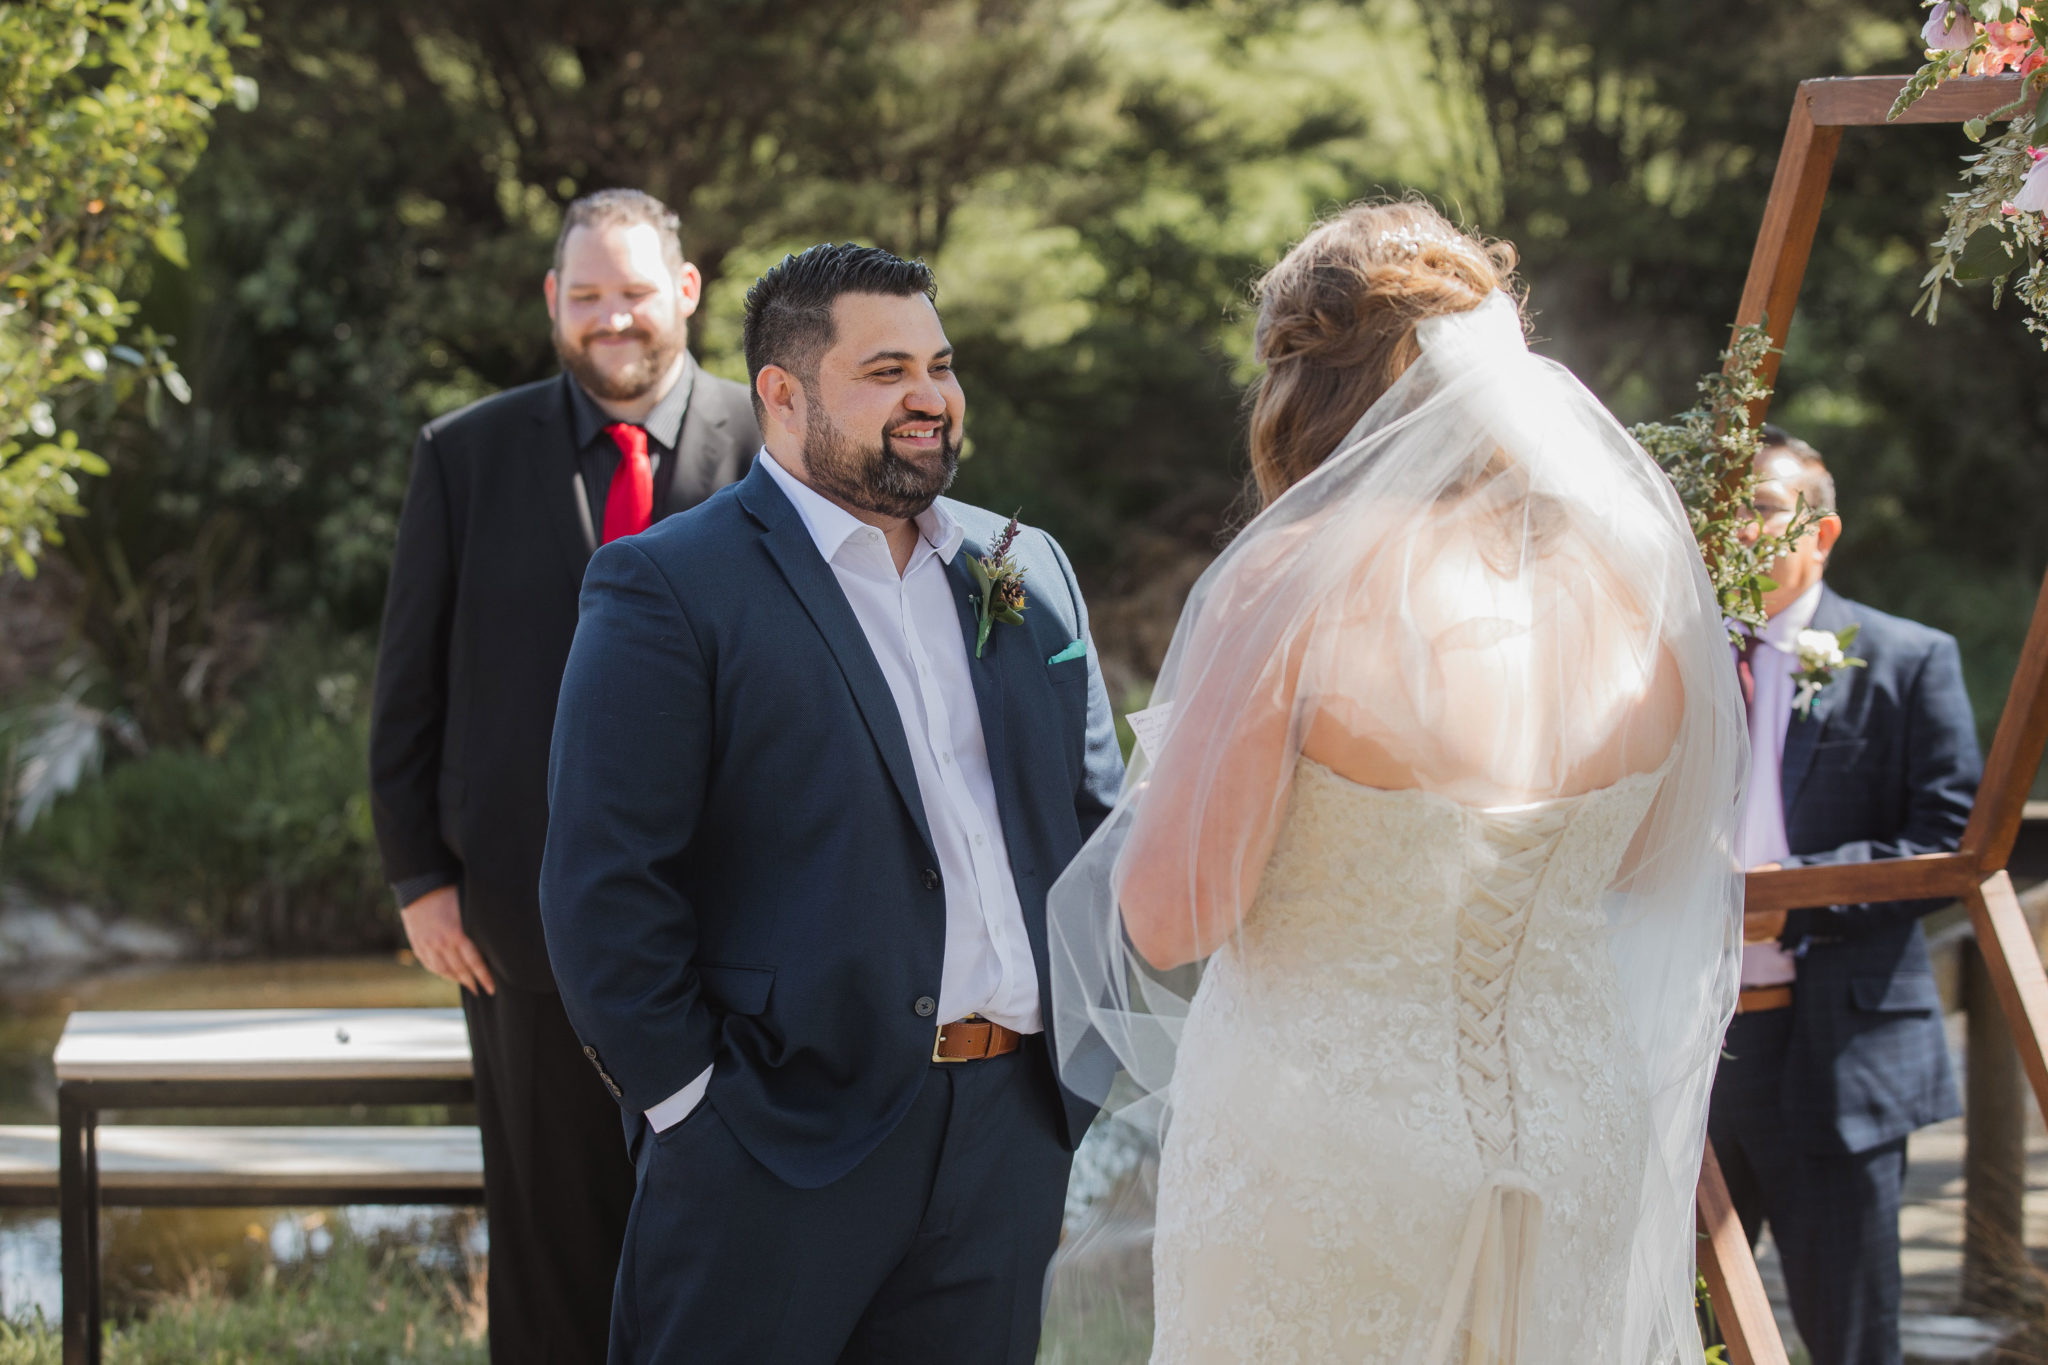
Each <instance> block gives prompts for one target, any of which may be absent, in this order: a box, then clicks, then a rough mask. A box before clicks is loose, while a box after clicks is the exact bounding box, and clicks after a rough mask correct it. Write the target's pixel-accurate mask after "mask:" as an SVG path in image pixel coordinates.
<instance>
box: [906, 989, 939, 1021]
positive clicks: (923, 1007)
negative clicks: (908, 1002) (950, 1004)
mask: <svg viewBox="0 0 2048 1365" xmlns="http://www.w3.org/2000/svg"><path fill="white" fill-rule="evenodd" d="M911 1008H912V1009H914V1010H916V1011H917V1017H918V1018H920V1019H929V1018H931V1017H932V1015H934V1014H936V1013H938V1009H939V1002H938V1001H936V1000H934V999H932V998H931V997H930V996H929V995H920V996H919V997H917V1003H916V1004H915V1005H912V1006H911Z"/></svg>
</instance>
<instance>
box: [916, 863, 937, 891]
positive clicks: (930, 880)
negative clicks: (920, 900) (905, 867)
mask: <svg viewBox="0 0 2048 1365" xmlns="http://www.w3.org/2000/svg"><path fill="white" fill-rule="evenodd" d="M918 880H920V881H922V882H923V883H924V889H925V890H927V891H936V890H938V889H939V874H938V873H936V872H934V871H933V870H932V869H931V868H926V869H925V870H924V876H922V877H920V878H919V879H918Z"/></svg>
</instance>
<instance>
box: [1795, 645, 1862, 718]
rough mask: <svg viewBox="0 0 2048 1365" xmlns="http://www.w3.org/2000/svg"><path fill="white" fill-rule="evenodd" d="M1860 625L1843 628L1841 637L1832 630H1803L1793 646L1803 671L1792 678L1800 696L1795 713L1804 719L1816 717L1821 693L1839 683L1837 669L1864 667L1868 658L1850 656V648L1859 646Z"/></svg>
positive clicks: (1797, 698)
mask: <svg viewBox="0 0 2048 1365" xmlns="http://www.w3.org/2000/svg"><path fill="white" fill-rule="evenodd" d="M1861 629H1863V627H1861V626H1860V625H1848V626H1844V627H1842V631H1841V633H1840V634H1839V635H1838V634H1836V633H1835V632H1834V631H1832V630H1802V631H1800V632H1799V638H1798V640H1796V641H1795V642H1794V644H1793V651H1794V653H1795V654H1796V655H1797V657H1798V659H1799V671H1798V672H1797V673H1794V674H1793V675H1792V681H1793V682H1794V683H1796V684H1798V686H1799V693H1798V695H1797V696H1795V697H1793V698H1792V710H1793V713H1794V714H1795V715H1797V716H1798V717H1799V719H1801V720H1805V719H1807V718H1808V717H1810V716H1811V715H1812V714H1813V699H1814V698H1815V697H1817V696H1819V695H1820V690H1821V689H1822V688H1823V687H1826V686H1827V685H1828V684H1829V683H1831V682H1833V681H1834V680H1835V672H1836V670H1837V669H1843V668H1861V667H1863V665H1864V664H1865V663H1867V662H1869V661H1868V660H1866V659H1858V658H1856V657H1855V656H1854V655H1852V654H1850V653H1849V646H1851V645H1853V644H1855V643H1856V632H1857V631H1859V630H1861Z"/></svg>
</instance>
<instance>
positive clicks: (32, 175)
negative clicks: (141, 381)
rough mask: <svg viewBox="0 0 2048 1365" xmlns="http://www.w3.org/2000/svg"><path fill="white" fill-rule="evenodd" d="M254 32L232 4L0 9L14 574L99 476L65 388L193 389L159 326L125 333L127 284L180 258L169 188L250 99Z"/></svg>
mask: <svg viewBox="0 0 2048 1365" xmlns="http://www.w3.org/2000/svg"><path fill="white" fill-rule="evenodd" d="M246 41H247V39H246V37H245V35H244V33H243V30H242V15H241V11H240V10H238V9H237V8H235V7H234V6H233V5H232V4H226V3H216V4H212V5H196V4H190V3H187V0H125V2H124V3H111V4H110V3H105V0H37V3H34V4H27V5H7V6H0V556H4V557H5V559H6V561H8V562H11V563H12V564H13V565H14V567H16V568H17V569H19V570H20V571H21V572H22V573H24V574H30V573H33V572H34V571H35V559H36V556H37V554H38V553H39V551H40V549H41V547H42V545H43V543H44V542H46V541H56V540H58V539H59V535H58V532H57V519H58V518H59V517H60V516H63V515H67V514H71V513H75V512H77V511H78V510H79V505H78V478H77V476H78V475H80V474H99V473H103V472H105V466H104V464H103V463H102V462H101V461H100V460H99V459H98V458H97V457H96V456H93V455H91V454H90V453H88V452H86V451H84V450H81V449H80V448H79V443H78V439H77V437H76V436H75V435H73V434H72V433H71V432H69V431H66V432H63V433H62V434H61V435H60V434H59V431H58V420H57V413H56V408H57V405H58V404H59V402H60V401H61V399H62V397H63V395H64V393H65V391H66V390H67V389H69V388H71V387H73V386H76V385H80V384H94V383H99V382H101V381H104V380H105V379H106V378H107V376H108V373H109V370H110V368H111V367H114V366H118V365H126V366H129V367H132V368H133V369H135V370H137V371H139V372H140V373H141V374H142V375H143V376H144V378H145V380H146V382H147V383H148V384H149V385H150V386H151V390H152V392H154V391H156V389H157V386H159V385H162V386H166V387H168V388H169V389H170V391H171V392H172V393H173V394H174V395H178V396H181V397H182V396H184V395H185V393H186V389H185V387H184V380H183V379H182V378H181V377H180V376H179V375H178V373H177V371H176V369H175V368H174V367H173V366H172V365H171V362H170V359H169V356H168V354H167V353H166V351H165V343H166V340H167V339H166V338H162V337H159V336H157V335H156V334H155V333H154V332H153V331H151V330H149V329H148V328H143V329H141V330H140V331H139V332H138V333H137V334H136V335H135V336H134V337H133V338H132V342H133V344H132V345H130V344H122V342H121V338H122V336H123V335H124V332H125V330H126V329H127V327H128V324H129V323H130V322H131V321H132V320H133V317H134V314H135V310H136V304H135V302H134V299H133V297H132V296H131V297H126V298H124V297H123V292H124V288H126V287H129V286H132V285H134V284H135V283H137V281H136V280H135V279H134V278H133V276H134V274H135V270H136V266H137V265H138V263H139V262H140V261H142V260H143V259H144V257H145V255H146V254H148V253H152V252H153V253H155V254H156V255H158V256H160V257H162V258H163V259H165V260H167V261H169V262H170V263H172V264H173V265H177V266H182V265H183V264H184V263H185V240H184V234H183V231H182V229H181V226H180V222H179V218H178V212H177V201H176V187H177V184H178V181H179V180H180V179H182V178H183V177H184V175H185V174H186V173H187V172H189V171H190V170H191V168H192V166H193V164H194V163H195V162H196V161H197V159H198V157H199V153H200V150H201V149H202V148H203V147H204V146H205V144H206V130H207V127H208V124H209V122H210V121H211V118H212V112H213V110H214V109H215V108H216V107H217V106H218V105H219V104H220V103H221V102H222V101H223V100H225V99H227V98H229V97H230V95H231V94H232V96H233V97H234V98H235V99H237V100H238V101H241V102H244V103H248V102H252V101H253V98H254V87H253V85H250V84H249V83H248V82H247V81H246V80H243V79H240V78H237V77H236V76H235V75H234V73H233V70H232V68H231V66H230V63H229V53H230V50H231V49H232V48H233V47H235V46H237V45H240V44H242V43H244V42H246Z"/></svg>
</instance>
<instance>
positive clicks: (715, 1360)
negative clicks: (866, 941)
mask: <svg viewBox="0 0 2048 1365" xmlns="http://www.w3.org/2000/svg"><path fill="white" fill-rule="evenodd" d="M1052 1094H1053V1092H1052V1087H1051V1076H1050V1063H1049V1061H1048V1060H1047V1057H1046V1052H1045V1047H1044V1044H1043V1041H1042V1039H1041V1038H1039V1037H1032V1038H1028V1039H1026V1040H1025V1045H1024V1047H1023V1048H1021V1049H1019V1050H1018V1051H1016V1052H1013V1053H1010V1054H1009V1055H1007V1056H1003V1057H994V1058H990V1059H988V1060H985V1061H975V1062H955V1063H935V1064H934V1065H933V1066H932V1067H931V1069H930V1070H929V1071H928V1072H927V1073H926V1075H925V1079H924V1083H923V1086H922V1088H921V1089H920V1090H919V1092H918V1096H917V1100H916V1102H915V1103H914V1104H913V1105H912V1107H911V1110H910V1112H909V1113H908V1114H907V1115H905V1116H904V1119H903V1121H902V1122H901V1123H900V1124H898V1125H897V1126H896V1130H895V1131H894V1132H892V1133H891V1134H890V1135H889V1136H888V1137H887V1138H886V1139H884V1141H883V1143H882V1145H881V1146H880V1147H878V1148H877V1149H876V1150H875V1151H874V1152H873V1153H872V1154H870V1155H869V1156H868V1158H867V1159H866V1160H865V1161H863V1162H862V1163H861V1164H860V1165H859V1166H857V1167H855V1168H854V1170H853V1171H852V1172H850V1173H849V1174H847V1175H846V1176H844V1177H842V1178H841V1179H839V1180H837V1181H835V1182H834V1183H832V1184H830V1185H827V1186H825V1187H824V1188H822V1189H816V1190H800V1189H796V1188H794V1187H792V1186H790V1185H786V1184H784V1183H783V1182H782V1181H781V1180H779V1179H778V1178H776V1177H775V1176H774V1175H773V1174H771V1173H770V1172H769V1171H768V1170H767V1168H766V1167H764V1166H762V1165H761V1164H760V1163H759V1162H757V1161H755V1160H754V1159H753V1157H751V1156H749V1155H748V1154H747V1152H746V1150H745V1149H744V1148H742V1147H741V1146H740V1145H739V1143H738V1142H737V1141H735V1140H734V1138H733V1135H732V1133H731V1131H730V1130H729V1129H728V1128H727V1127H726V1125H725V1123H724V1121H723V1120H722V1119H720V1117H719V1115H718V1110H717V1108H716V1107H715V1105H714V1104H713V1103H710V1102H707V1103H704V1104H701V1105H699V1106H698V1107H697V1109H696V1111H695V1112H693V1113H692V1114H691V1115H690V1116H689V1117H688V1118H686V1119H684V1120H683V1121H682V1122H681V1123H679V1124H677V1125H676V1126H675V1127H673V1128H671V1129H669V1130H668V1131H667V1132H665V1133H660V1134H653V1135H650V1136H649V1137H647V1138H646V1139H644V1140H643V1141H642V1142H641V1143H640V1149H639V1151H638V1153H637V1157H638V1160H637V1165H638V1169H639V1179H640V1184H639V1189H638V1191H637V1193H636V1194H635V1195H634V1199H633V1217H632V1223H631V1225H630V1226H629V1227H628V1229H627V1233H626V1251H625V1257H624V1260H623V1261H622V1263H621V1265H620V1267H619V1286H618V1294H617V1297H616V1299H615V1300H614V1302H613V1308H612V1344H611V1360H612V1362H613V1365H629V1363H630V1365H683V1363H684V1362H688V1363H689V1365H770V1363H771V1362H772V1365H833V1363H834V1362H845V1363H846V1365H927V1362H928V1363H929V1365H1031V1362H1032V1360H1033V1359H1034V1357H1035V1356H1036V1354H1037V1350H1038V1333H1039V1327H1040V1322H1041V1318H1042V1315H1043V1312H1044V1302H1045V1276H1046V1266H1047V1264H1048V1263H1049V1262H1050V1260H1051V1259H1052V1253H1053V1249H1054V1248H1055V1247H1056V1246H1057V1244H1058V1242H1059V1232H1060V1219H1061V1215H1062V1213H1063V1211H1064V1208H1065V1197H1066V1187H1067V1167H1068V1164H1069V1162H1070V1161H1071V1159H1072V1158H1071V1154H1070V1153H1069V1152H1068V1151H1067V1150H1066V1148H1065V1147H1064V1146H1063V1145H1062V1144H1061V1141H1060V1134H1059V1121H1058V1115H1057V1112H1056V1110H1055V1107H1054V1103H1053V1099H1052Z"/></svg>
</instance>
